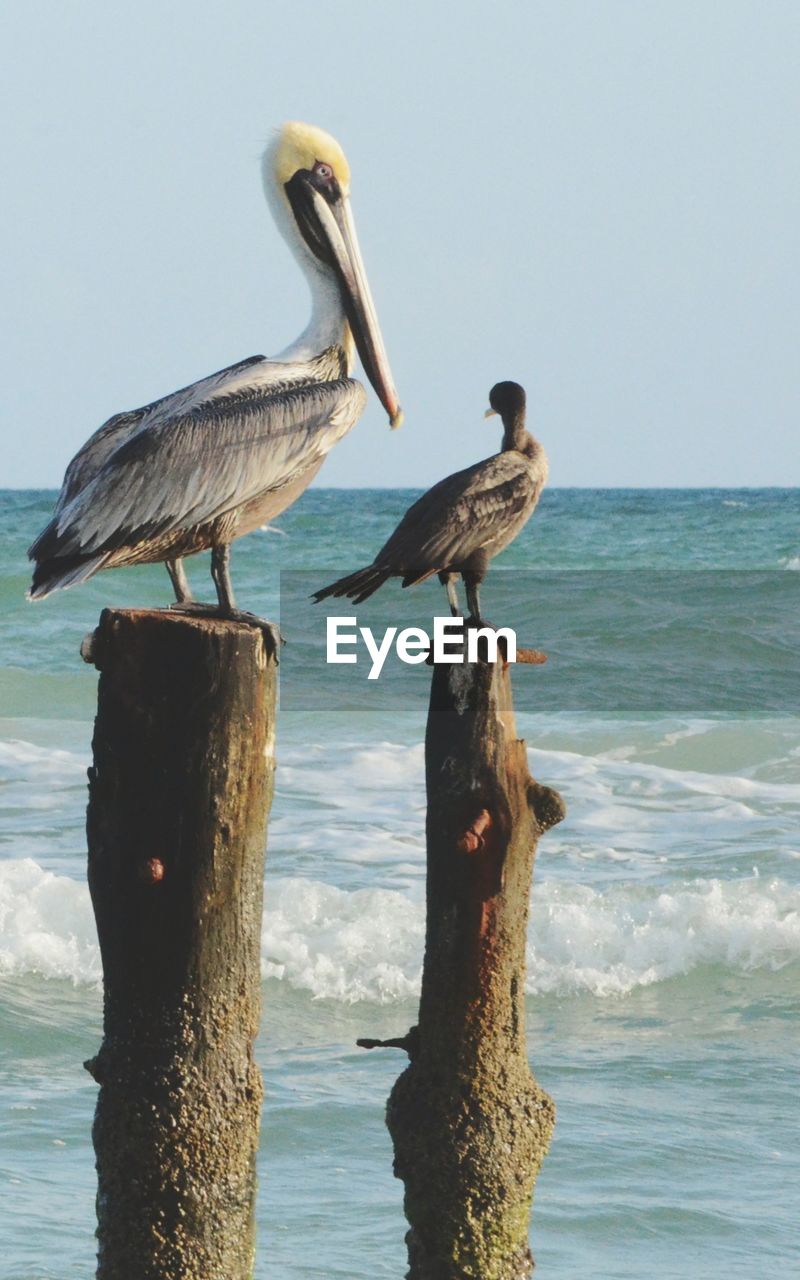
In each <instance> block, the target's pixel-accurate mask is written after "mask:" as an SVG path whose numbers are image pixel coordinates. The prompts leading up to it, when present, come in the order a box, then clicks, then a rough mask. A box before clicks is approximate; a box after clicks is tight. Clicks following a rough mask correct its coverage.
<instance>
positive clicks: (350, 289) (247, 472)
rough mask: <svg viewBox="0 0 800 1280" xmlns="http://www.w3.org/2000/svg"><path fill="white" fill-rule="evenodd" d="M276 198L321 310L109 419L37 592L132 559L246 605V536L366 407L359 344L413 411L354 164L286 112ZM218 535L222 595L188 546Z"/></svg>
mask: <svg viewBox="0 0 800 1280" xmlns="http://www.w3.org/2000/svg"><path fill="white" fill-rule="evenodd" d="M262 175H263V181H264V190H265V194H266V197H267V201H268V203H269V205H270V208H271V210H272V214H273V216H274V218H275V221H276V223H277V225H278V227H279V229H280V231H281V232H282V234H283V236H284V238H285V239H286V240H287V241H288V243H289V246H290V248H291V249H292V251H293V252H294V255H295V257H296V258H297V260H298V262H299V264H300V266H301V267H302V269H303V271H304V273H305V275H306V279H307V280H308V283H309V285H310V289H311V301H312V307H311V319H310V321H309V324H308V326H307V328H306V329H305V330H304V332H303V333H302V334H301V335H300V337H299V338H298V339H297V340H296V341H295V342H293V343H292V344H291V345H290V346H289V347H287V348H286V350H285V351H283V352H282V353H281V354H280V355H278V356H276V357H274V358H272V359H268V358H266V357H264V356H251V357H250V359H248V360H242V361H240V362H239V363H238V364H234V365H231V366H230V368H227V369H223V370H221V371H220V372H219V373H214V374H212V375H211V376H210V377H207V378H202V379H201V380H200V381H199V382H195V383H193V384H192V385H191V386H189V387H184V388H183V389H182V390H180V391H176V392H174V393H173V394H172V395H169V396H165V397H164V398H163V399H161V400H155V401H154V402H153V403H152V404H148V405H145V406H144V407H143V408H141V409H135V410H133V411H132V412H128V413H121V414H117V415H116V416H115V417H113V418H110V419H109V420H108V422H106V423H105V424H104V425H103V426H102V427H100V428H99V430H98V431H96V432H95V433H94V435H93V436H91V437H90V439H89V440H88V441H87V443H86V444H85V445H84V446H83V448H82V449H80V450H79V452H78V453H77V454H76V455H75V457H74V458H73V459H72V461H71V462H70V464H69V466H68V467H67V471H66V475H65V476H64V483H63V486H62V489H61V493H60V494H59V497H58V501H57V503H56V507H55V511H54V514H53V517H52V519H51V521H50V523H49V524H48V525H47V526H46V528H45V529H44V530H43V531H42V533H40V535H39V537H38V538H37V539H36V541H35V542H34V543H33V545H32V546H31V548H30V550H29V552H28V555H29V558H30V559H31V560H34V561H35V562H36V567H35V569H34V574H33V583H32V586H31V588H30V591H29V592H28V595H29V598H30V599H31V600H41V599H43V598H44V597H45V596H47V595H49V594H50V592H51V591H55V590H57V589H58V588H60V587H71V586H74V585H76V584H77V583H79V582H85V581H86V580H87V578H91V577H92V575H93V574H95V573H97V572H98V571H99V570H100V569H111V568H115V567H116V566H118V565H127V564H142V563H152V562H154V561H158V562H161V561H163V562H164V563H165V564H166V567H167V571H168V573H169V575H170V579H171V581H172V585H173V588H174V592H175V600H176V603H175V605H174V606H172V607H173V608H179V609H183V610H196V611H203V612H214V613H218V614H220V615H222V616H225V617H246V618H248V619H252V615H249V614H242V613H240V612H239V611H238V610H237V609H236V602H235V599H234V594H233V588H232V585H231V579H230V544H231V542H232V541H233V539H234V538H239V537H241V536H242V535H243V534H245V533H248V532H250V531H251V530H252V529H256V528H258V527H259V526H261V525H263V524H266V523H268V522H269V521H270V520H272V519H274V517H275V516H277V515H279V514H280V513H281V512H282V511H285V510H286V508H287V507H288V506H290V505H291V503H293V502H294V501H295V500H296V499H297V498H298V497H299V496H300V494H301V493H302V492H303V491H304V489H306V487H307V486H308V485H309V484H310V483H311V481H312V480H313V478H314V476H315V475H316V473H317V471H318V470H319V468H320V467H321V465H322V463H323V461H324V460H325V456H326V455H327V453H328V452H329V450H330V449H331V448H332V446H333V445H334V444H336V442H337V440H340V439H341V438H342V436H344V435H345V434H346V433H347V432H348V431H349V430H350V429H351V427H352V426H353V425H354V424H355V422H356V420H357V419H358V418H359V416H360V415H361V413H362V411H363V409H364V406H365V404H366V393H365V391H364V388H363V387H362V385H361V384H360V383H359V382H357V381H355V380H354V379H353V378H352V377H351V376H350V375H351V370H352V366H353V361H354V345H355V349H356V350H357V351H358V354H359V356H360V358H361V363H362V365H363V368H364V370H365V372H366V374H367V377H368V378H369V381H370V382H371V384H372V386H373V388H374V390H375V393H376V395H377V396H378V398H379V400H380V401H381V404H382V405H383V407H384V409H385V410H386V412H387V414H388V415H389V421H390V424H391V426H392V427H397V426H399V425H400V422H401V421H402V412H401V410H400V406H399V404H398V399H397V392H396V390H395V387H394V382H393V379H392V375H391V371H390V369H389V363H388V359H387V356H386V351H385V348H384V345H383V339H382V337H381V333H380V329H379V326H378V320H377V316H376V313H375V306H374V303H373V301H372V296H371V294H370V289H369V284H368V282H367V277H366V273H365V271H364V265H363V262H362V259H361V253H360V250H359V247H358V240H357V238H356V231H355V225H354V222H353V216H352V213H351V210H350V169H349V166H348V163H347V160H346V159H345V155H344V152H343V151H342V149H341V147H340V146H339V144H338V143H337V142H336V141H335V139H334V138H332V137H331V136H330V134H328V133H325V132H324V131H323V130H322V129H318V128H316V127H314V126H312V125H307V124H300V123H298V122H296V121H293V122H290V123H288V124H285V125H284V126H283V128H282V129H281V130H280V131H279V132H278V134H277V136H276V137H275V139H274V141H273V142H272V143H271V144H270V145H269V146H268V147H267V149H266V151H265V152H264V156H263V160H262ZM208 549H210V550H211V574H212V577H213V580H214V585H215V588H216V594H217V602H218V603H217V606H209V605H201V604H198V603H197V602H195V601H194V600H193V597H192V594H191V591H190V589H189V584H188V581H187V578H186V573H185V570H184V567H183V563H182V558H183V557H184V556H188V555H193V554H194V553H195V552H198V551H205V550H208Z"/></svg>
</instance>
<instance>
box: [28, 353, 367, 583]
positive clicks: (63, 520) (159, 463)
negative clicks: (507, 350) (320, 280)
mask: <svg viewBox="0 0 800 1280" xmlns="http://www.w3.org/2000/svg"><path fill="white" fill-rule="evenodd" d="M365 403H366V395H365V392H364V389H363V387H362V386H361V385H360V384H359V383H357V382H354V381H353V380H352V379H349V378H343V379H340V380H338V381H335V382H326V383H318V382H309V383H306V384H305V385H295V386H289V387H285V389H282V390H277V391H276V389H275V386H274V385H269V384H268V385H266V386H265V385H258V384H256V385H253V384H252V382H251V384H250V385H249V386H248V385H247V384H246V382H243V383H242V384H240V385H239V386H238V387H237V388H235V389H233V390H228V391H227V392H225V393H223V394H219V393H218V394H216V395H215V396H214V397H213V398H211V399H206V400H205V401H204V402H203V403H201V404H197V405H196V406H195V407H193V408H190V410H189V411H188V412H184V413H181V414H179V415H178V416H177V417H165V415H164V414H163V413H161V414H155V415H153V416H152V417H150V418H148V417H147V416H146V417H145V418H144V419H143V420H142V423H141V425H140V426H139V428H138V429H137V430H136V431H135V432H134V433H133V434H131V435H129V436H128V438H127V439H125V440H124V441H123V443H122V444H121V445H119V447H118V448H116V449H115V450H114V451H113V452H112V453H111V455H110V456H109V457H108V459H107V460H106V462H105V463H104V465H103V466H102V467H101V468H100V470H99V471H98V473H97V474H96V475H95V476H94V478H93V479H92V480H91V481H90V482H89V483H88V484H87V485H85V486H84V487H83V488H82V489H81V490H80V492H79V493H77V494H76V496H75V497H74V498H73V499H72V501H71V502H69V503H67V504H66V505H65V506H64V508H63V509H62V510H61V511H60V512H58V513H57V514H56V516H54V518H53V520H52V521H51V524H50V525H49V526H48V528H47V529H45V531H44V533H43V534H42V535H41V536H40V538H39V539H38V540H37V542H36V543H34V546H33V547H32V548H31V553H32V556H33V557H35V558H36V559H39V560H43V559H47V560H51V559H53V558H59V559H61V558H64V557H70V556H73V557H74V556H81V557H89V556H93V557H95V556H98V555H108V554H110V553H112V552H113V551H115V550H117V549H119V548H122V547H134V546H137V545H139V544H141V543H142V542H145V541H150V540H152V539H156V538H161V537H164V536H165V535H168V534H170V533H173V532H176V531H179V530H182V529H192V528H196V527H198V526H200V525H204V524H207V523H209V522H210V521H213V520H216V519H218V518H219V517H222V516H224V515H226V514H227V513H229V512H232V511H234V510H235V509H236V508H238V507H240V506H242V505H244V504H246V503H248V502H250V501H251V500H252V499H254V498H257V497H259V496H260V495H261V494H266V493H268V492H270V491H272V490H275V489H279V488H281V487H282V486H283V485H285V484H287V483H289V482H290V481H291V480H292V479H293V478H294V477H295V476H296V475H298V474H299V473H300V472H302V471H305V470H306V468H308V467H310V466H312V465H313V464H314V463H315V462H319V461H320V460H321V459H322V458H323V457H324V456H325V454H326V453H327V452H328V451H329V449H330V448H331V447H332V446H333V445H334V444H335V443H336V441H337V440H338V439H339V438H340V437H341V436H342V435H344V434H345V433H346V432H347V431H349V430H350V428H351V427H352V426H353V424H354V423H355V421H356V419H357V418H358V417H359V415H360V414H361V412H362V410H363V408H364V405H365Z"/></svg>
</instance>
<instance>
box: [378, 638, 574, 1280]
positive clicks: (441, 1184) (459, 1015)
mask: <svg viewBox="0 0 800 1280" xmlns="http://www.w3.org/2000/svg"><path fill="white" fill-rule="evenodd" d="M425 752H426V780H427V792H428V816H427V846H428V880H427V927H426V941H425V962H424V969H423V978H422V994H421V999H420V1009H419V1025H418V1027H416V1028H414V1029H413V1030H412V1032H410V1033H409V1035H408V1037H406V1038H404V1039H403V1040H398V1041H395V1042H394V1043H397V1044H399V1045H401V1046H402V1047H404V1048H406V1049H407V1051H408V1053H409V1056H410V1064H409V1066H408V1067H407V1068H406V1070H405V1071H404V1072H403V1074H402V1075H401V1076H400V1077H399V1079H398V1080H397V1082H396V1084H395V1086H394V1088H393V1090H392V1093H391V1096H390V1098H389V1103H388V1108H387V1123H388V1126H389V1130H390V1132H391V1135H392V1140H393V1142H394V1148H395V1173H396V1175H397V1177H399V1178H402V1180H403V1182H404V1183H405V1210H406V1216H407V1218H408V1221H409V1224H410V1230H409V1232H408V1234H407V1237H406V1240H407V1243H408V1255H409V1264H410V1269H409V1272H408V1277H409V1280H466V1278H467V1277H470V1278H474V1280H518V1278H519V1280H521V1278H522V1277H526V1276H528V1275H529V1274H530V1272H531V1270H532V1267H533V1260H532V1257H531V1253H530V1250H529V1247H528V1222H529V1216H530V1208H531V1201H532V1196H533V1187H534V1182H535V1179H536V1174H537V1172H538V1169H539V1166H540V1164H541V1161H542V1159H543V1157H544V1154H545V1152H546V1150H547V1146H548V1143H549V1140H550V1135H551V1132H552V1128H553V1123H554V1116H555V1109H554V1105H553V1102H552V1100H551V1099H550V1098H549V1097H548V1095H547V1094H546V1093H545V1092H544V1090H543V1089H541V1088H540V1087H539V1085H538V1084H537V1083H536V1081H535V1079H534V1077H533V1075H532V1074H531V1071H530V1068H529V1066H528V1060H527V1055H526V1049H525V1020H524V1013H525V1006H524V1000H525V995H524V992H525V944H526V934H527V922H528V902H529V896H530V886H531V877H532V872H533V859H534V853H535V848H536V842H537V840H538V838H539V836H540V835H542V833H543V832H545V831H547V830H548V828H549V827H552V826H554V825H555V823H557V822H560V821H561V819H562V818H563V817H564V813H565V810H564V805H563V802H562V800H561V797H560V796H559V795H558V793H557V792H556V791H553V790H551V789H550V788H549V787H545V786H542V785H540V784H539V783H537V782H535V781H534V780H533V779H532V778H531V776H530V774H529V772H528V764H527V757H526V752H525V744H524V742H521V741H520V740H519V739H518V738H517V735H516V729H515V725H514V713H513V707H512V701H511V682H510V672H509V669H508V667H506V666H505V665H504V664H503V663H502V662H497V663H496V664H489V663H487V662H483V661H481V662H475V663H465V664H464V665H463V666H460V665H438V666H436V667H435V668H434V671H433V678H432V686H431V697H430V709H429V714H428V727H427V735H426V742H425ZM386 1043H388V1044H391V1043H393V1042H392V1041H388V1042H386Z"/></svg>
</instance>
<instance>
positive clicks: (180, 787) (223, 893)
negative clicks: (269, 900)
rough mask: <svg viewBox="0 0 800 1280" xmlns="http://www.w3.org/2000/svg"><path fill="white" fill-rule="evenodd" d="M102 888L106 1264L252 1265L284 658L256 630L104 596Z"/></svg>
mask: <svg viewBox="0 0 800 1280" xmlns="http://www.w3.org/2000/svg"><path fill="white" fill-rule="evenodd" d="M84 656H86V657H87V660H89V661H92V662H94V664H95V665H96V666H97V667H98V668H99V671H100V681H99V691H98V712H97V719H96V722H95V732H94V742H93V748H94V765H93V767H92V769H91V770H90V789H89V809H88V818H87V828H88V842H89V886H90V889H91V895H92V903H93V906H94V911H95V917H96V920H97V930H98V934H99V939H100V948H101V953H102V960H103V973H104V995H105V998H104V1027H103V1042H102V1046H101V1048H100V1051H99V1053H98V1055H97V1057H96V1058H94V1059H92V1060H91V1061H90V1062H88V1063H87V1064H86V1065H87V1068H88V1070H89V1071H90V1072H91V1074H92V1075H93V1076H94V1078H95V1079H96V1080H97V1082H98V1084H99V1085H100V1093H99V1096H98V1101H97V1111H96V1115H95V1122H94V1130H93V1138H94V1146H95V1152H96V1157H97V1173H98V1196H97V1215H98V1228H97V1238H98V1271H97V1275H98V1277H99V1280H190V1278H191V1280H200V1277H202V1280H251V1277H252V1274H253V1260H254V1251H255V1227H254V1207H255V1160H256V1149H257V1143H258V1130H259V1121H260V1112H261V1095H262V1085H261V1078H260V1074H259V1072H258V1070H257V1068H256V1066H255V1063H254V1059H253V1040H254V1037H255V1035H256V1031H257V1028H258V1021H259V1015H260V1000H261V983H260V972H259V969H260V966H259V956H260V935H261V915H262V883H263V869H264V853H265V844H266V839H265V837H266V821H267V813H268V810H269V805H270V801H271V796H272V780H273V770H274V757H273V741H274V729H275V692H276V683H277V681H276V672H275V659H274V655H273V654H272V653H271V652H268V645H267V642H266V640H265V638H264V636H263V634H262V632H261V631H260V630H259V629H258V628H257V627H250V626H247V625H245V624H242V623H236V622H226V621H221V620H217V619H213V618H194V617H182V616H179V615H171V614H169V613H167V612H161V611H143V610H105V611H104V613H103V614H102V616H101V619H100V625H99V627H98V629H97V631H96V632H95V633H94V635H93V636H92V637H91V638H90V641H89V643H88V645H87V644H85V648H84Z"/></svg>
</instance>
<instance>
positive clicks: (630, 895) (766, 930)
mask: <svg viewBox="0 0 800 1280" xmlns="http://www.w3.org/2000/svg"><path fill="white" fill-rule="evenodd" d="M423 941H424V905H423V903H422V901H421V900H420V899H419V897H418V896H416V897H415V896H413V895H409V894H406V893H400V892H396V891H393V890H388V889H357V890H353V891H349V892H348V891H347V890H344V889H339V888H337V887H336V886H334V885H331V884H325V883H323V882H321V881H319V880H312V879H305V878H301V877H282V878H275V879H271V878H270V877H269V876H268V877H267V882H266V898H265V914H264V931H263V937H262V944H261V966H262V973H263V975H264V977H265V978H267V979H273V980H277V981H280V982H283V983H286V984H287V986H289V987H291V988H292V989H294V990H297V991H302V992H305V993H307V994H308V995H310V996H312V997H316V998H322V999H330V1000H336V1001H342V1002H346V1003H352V1002H355V1001H359V1000H365V1001H370V1002H377V1003H380V1004H390V1003H393V1002H395V1001H398V1000H404V999H407V998H409V997H413V996H415V995H416V994H417V992H418V990H419V980H420V971H421V963H422V951H423ZM798 960H800V890H798V889H795V888H792V887H791V886H789V885H787V884H786V883H785V882H783V881H781V880H777V879H772V880H769V881H767V880H764V879H761V878H759V877H757V876H752V877H748V878H747V879H742V880H737V881H722V880H718V879H696V880H693V881H684V882H680V883H675V884H673V885H671V886H670V887H669V889H663V888H662V889H658V888H655V887H650V886H642V885H638V884H637V885H634V884H615V885H613V886H612V887H611V888H610V889H607V890H605V891H604V892H601V891H598V890H596V889H593V888H591V887H589V886H587V885H582V884H569V883H565V882H556V881H547V880H543V881H542V882H541V883H539V884H536V885H535V886H534V893H533V901H532V912H531V929H530V935H529V941H528V983H527V991H528V992H529V994H531V995H545V994H552V995H559V996H570V995H575V994H581V993H584V994H590V995H594V996H598V997H606V996H622V995H625V994H627V993H628V992H631V991H633V990H635V989H636V988H637V987H643V986H649V985H651V984H653V983H657V982H662V981H665V980H666V979H670V978H679V977H682V976H687V975H689V974H691V973H692V972H693V971H694V970H697V969H699V968H702V967H704V966H710V965H715V966H721V967H724V968H726V969H728V970H730V971H733V972H739V973H743V972H749V971H751V970H755V969H763V968H766V969H771V970H777V969H780V968H782V967H784V966H785V965H787V964H789V963H792V962H797V961H798ZM26 974H37V975H41V976H43V977H46V978H56V979H67V980H70V981H72V982H73V983H76V984H77V983H81V984H84V983H89V984H96V983H97V982H98V981H99V980H100V974H101V970H100V957H99V951H98V947H97V942H96V937H95V931H94V921H93V919H92V912H91V905H90V902H89V894H88V890H87V889H86V887H85V886H84V885H81V884H79V883H78V882H77V881H74V880H72V879H70V878H68V877H66V876H58V875H55V874H54V873H52V872H49V871H46V870H44V869H43V868H41V867H40V866H38V864H37V863H36V862H34V861H33V860H32V859H27V858H26V859H21V860H17V861H12V862H5V863H2V864H0V975H15V976H24V975H26Z"/></svg>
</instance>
